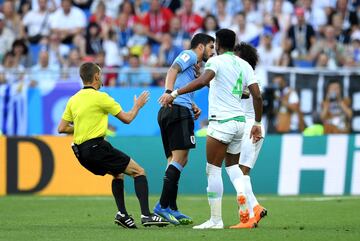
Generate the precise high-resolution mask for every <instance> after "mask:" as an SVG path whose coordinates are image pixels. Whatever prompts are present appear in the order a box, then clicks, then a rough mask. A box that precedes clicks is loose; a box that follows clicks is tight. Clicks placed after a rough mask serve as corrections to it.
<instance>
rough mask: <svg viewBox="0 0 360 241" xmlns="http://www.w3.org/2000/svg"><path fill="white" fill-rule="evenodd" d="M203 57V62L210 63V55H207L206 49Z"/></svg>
mask: <svg viewBox="0 0 360 241" xmlns="http://www.w3.org/2000/svg"><path fill="white" fill-rule="evenodd" d="M202 56H203V57H202V61H204V62H206V61H208V59H209V55H208V54H207V52H206V49H204V51H203V54H202Z"/></svg>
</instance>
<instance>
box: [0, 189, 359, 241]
mask: <svg viewBox="0 0 360 241" xmlns="http://www.w3.org/2000/svg"><path fill="white" fill-rule="evenodd" d="M156 198H157V197H156ZM156 198H155V197H152V198H151V199H150V203H151V207H152V206H153V205H154V203H155V201H156ZM259 201H260V202H261V204H262V205H264V206H265V207H266V208H267V209H268V211H269V212H268V216H267V217H266V218H265V219H263V220H262V221H261V222H260V224H259V227H258V228H256V229H252V230H231V229H224V230H192V228H191V227H192V225H188V226H177V227H175V226H173V225H169V226H168V227H165V228H158V227H151V228H144V227H142V226H141V224H140V223H139V220H140V213H139V206H138V202H137V200H136V198H135V197H134V196H128V197H126V202H127V209H128V212H129V213H132V214H133V216H134V218H135V220H136V222H137V225H138V227H140V229H138V230H126V229H123V228H120V227H118V226H117V225H115V224H114V223H113V217H114V214H115V212H116V211H115V203H114V201H113V199H112V197H39V196H5V197H0V240H1V241H2V240H4V241H5V240H6V241H12V240H14V241H15V240H16V241H19V240H26V241H30V240H46V241H55V240H61V241H63V240H87V241H88V240H101V241H103V240H112V241H113V240H123V241H133V240H140V241H163V240H169V241H176V240H182V241H185V240H186V241H198V240H206V241H212V240H222V241H223V240H224V241H231V240H247V241H251V240H274V241H275V240H301V241H303V240H312V241H314V240H326V241H330V240H337V241H339V240H347V241H350V240H354V241H355V240H356V241H359V240H360V211H359V210H360V197H313V196H305V197H304V196H302V197H276V196H260V198H259ZM178 203H179V206H180V208H181V210H182V211H183V212H184V213H186V214H188V215H190V216H192V217H193V219H194V222H195V224H199V223H202V222H203V221H205V220H206V219H207V218H208V217H209V207H208V204H207V199H206V197H205V196H184V195H183V196H182V197H180V198H179V202H178ZM236 209H237V207H236V202H235V198H234V197H232V196H225V197H224V201H223V220H224V224H225V225H226V227H228V226H230V225H233V224H236V223H237V222H238V218H237V213H236Z"/></svg>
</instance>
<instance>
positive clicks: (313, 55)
mask: <svg viewBox="0 0 360 241" xmlns="http://www.w3.org/2000/svg"><path fill="white" fill-rule="evenodd" d="M320 53H325V54H326V55H327V56H328V58H329V64H328V66H329V68H331V69H335V68H337V67H338V66H342V65H343V63H344V46H343V45H342V44H341V43H338V42H337V40H336V36H335V30H334V27H333V26H331V25H328V26H326V27H325V38H324V39H322V40H320V41H317V42H316V44H314V45H313V46H312V48H311V49H310V60H311V61H315V60H316V59H317V58H318V56H319V54H320Z"/></svg>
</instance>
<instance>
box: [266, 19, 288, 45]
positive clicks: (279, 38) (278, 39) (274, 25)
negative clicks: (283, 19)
mask: <svg viewBox="0 0 360 241" xmlns="http://www.w3.org/2000/svg"><path fill="white" fill-rule="evenodd" d="M263 19H264V22H263V28H265V29H269V30H271V32H272V34H273V38H272V39H273V40H272V44H273V46H281V45H282V43H283V41H284V36H283V34H282V33H281V32H280V25H279V21H278V19H277V17H276V16H274V15H272V14H270V13H265V15H264V18H263Z"/></svg>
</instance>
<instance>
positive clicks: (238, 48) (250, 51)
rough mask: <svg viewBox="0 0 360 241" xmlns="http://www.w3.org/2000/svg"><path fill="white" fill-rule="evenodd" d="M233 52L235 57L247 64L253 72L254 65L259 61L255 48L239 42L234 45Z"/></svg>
mask: <svg viewBox="0 0 360 241" xmlns="http://www.w3.org/2000/svg"><path fill="white" fill-rule="evenodd" d="M234 52H235V54H236V55H237V56H239V57H240V58H242V59H243V60H245V61H246V62H248V63H249V64H250V66H251V67H252V68H253V70H255V67H256V64H257V63H258V61H259V55H258V53H257V50H256V48H254V47H253V46H252V45H250V44H247V43H245V42H241V43H239V44H236V45H235V47H234Z"/></svg>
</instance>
